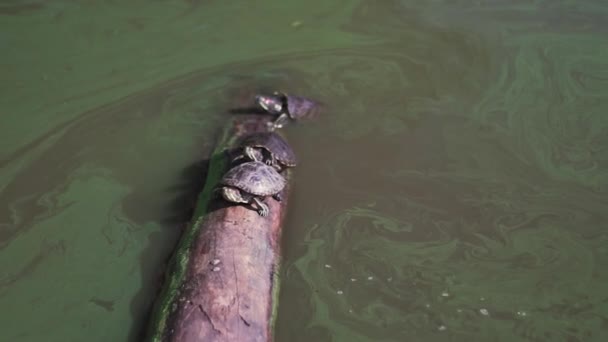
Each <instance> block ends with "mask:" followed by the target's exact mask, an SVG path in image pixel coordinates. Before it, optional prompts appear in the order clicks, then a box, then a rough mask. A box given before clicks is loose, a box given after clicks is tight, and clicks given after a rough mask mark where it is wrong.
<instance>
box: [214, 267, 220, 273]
mask: <svg viewBox="0 0 608 342" xmlns="http://www.w3.org/2000/svg"><path fill="white" fill-rule="evenodd" d="M219 270H221V268H219V267H214V268H213V272H218V271H219Z"/></svg>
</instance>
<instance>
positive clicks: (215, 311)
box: [147, 116, 289, 342]
mask: <svg viewBox="0 0 608 342" xmlns="http://www.w3.org/2000/svg"><path fill="white" fill-rule="evenodd" d="M266 122H267V120H266V119H263V118H261V117H259V116H253V117H251V116H240V117H239V118H237V119H235V120H233V121H232V122H231V124H229V126H228V127H227V129H226V130H225V131H224V134H223V136H222V137H221V138H220V141H219V143H218V146H217V147H216V149H215V152H214V154H213V155H212V157H211V160H210V163H209V172H208V176H207V181H206V183H205V188H204V190H203V192H202V193H201V195H200V197H199V200H198V205H197V207H196V209H195V213H194V217H193V220H192V223H191V224H190V225H189V227H188V228H187V229H186V230H185V232H184V234H183V235H182V238H181V239H180V242H179V244H178V247H177V249H176V251H175V253H174V255H173V257H172V261H171V263H170V268H169V271H168V273H167V275H166V280H165V285H164V287H163V289H162V290H161V293H160V295H159V297H158V299H157V302H156V306H155V309H154V310H153V313H152V318H151V321H150V325H149V329H148V338H147V340H149V341H179V342H190V341H271V340H272V328H273V323H274V313H275V307H276V304H277V301H276V298H277V293H278V284H279V281H278V277H277V272H278V267H279V258H280V250H279V249H280V238H281V225H282V222H283V220H284V217H285V212H286V205H287V198H288V196H287V195H288V192H289V189H288V187H286V189H285V190H284V191H283V193H282V198H283V199H282V201H281V202H277V201H276V200H274V199H273V198H271V197H268V198H266V200H265V202H266V203H267V204H268V207H269V209H270V214H269V215H268V216H266V217H262V216H260V215H258V213H257V212H256V211H255V210H252V208H251V207H247V206H243V205H235V204H229V203H226V202H225V201H224V200H223V199H221V198H220V197H218V196H217V193H216V192H215V191H214V190H215V189H216V187H217V185H218V182H219V180H220V179H221V177H222V175H223V174H224V173H225V171H226V170H227V168H228V167H229V162H228V159H229V158H227V155H226V153H225V151H226V150H230V149H232V148H234V147H235V144H236V141H237V139H239V138H240V137H243V136H245V135H248V134H250V133H254V132H259V131H263V130H265V129H266ZM286 176H287V177H288V173H287V174H286Z"/></svg>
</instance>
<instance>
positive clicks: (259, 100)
mask: <svg viewBox="0 0 608 342" xmlns="http://www.w3.org/2000/svg"><path fill="white" fill-rule="evenodd" d="M255 102H256V104H257V105H258V106H260V107H261V108H262V109H264V110H265V111H266V112H268V113H269V114H272V115H275V116H277V118H276V119H275V120H274V121H272V122H270V123H269V124H268V125H269V127H270V129H271V130H274V129H275V128H281V127H283V126H284V125H285V123H286V121H287V120H288V119H292V120H296V121H297V120H300V119H303V118H305V117H310V116H313V115H315V114H316V111H317V109H318V108H319V103H317V102H315V101H313V100H311V99H309V98H306V97H302V96H295V95H288V94H286V93H284V92H280V91H275V92H274V93H273V94H272V95H257V96H256V97H255Z"/></svg>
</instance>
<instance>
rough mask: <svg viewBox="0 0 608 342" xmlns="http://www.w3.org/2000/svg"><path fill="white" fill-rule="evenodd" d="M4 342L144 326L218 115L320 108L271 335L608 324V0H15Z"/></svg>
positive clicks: (538, 331)
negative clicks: (293, 101)
mask: <svg viewBox="0 0 608 342" xmlns="http://www.w3.org/2000/svg"><path fill="white" fill-rule="evenodd" d="M0 27H1V30H0V51H2V54H1V55H0V75H2V82H0V94H2V95H0V270H1V273H0V308H1V311H0V322H2V323H1V325H0V327H1V328H2V329H0V340H2V341H85V340H86V341H127V340H131V341H135V340H138V337H139V336H140V332H141V330H142V326H143V325H144V324H145V322H146V318H147V314H148V310H149V308H150V305H151V302H152V300H153V296H154V294H155V291H156V289H157V286H158V284H159V281H160V275H161V273H162V269H163V267H164V262H165V259H166V257H167V255H168V254H169V253H170V250H171V248H172V247H173V244H174V242H175V241H176V238H177V237H178V236H179V233H180V229H181V227H182V226H183V223H184V222H185V221H186V220H187V219H188V215H189V210H190V209H191V207H192V205H193V200H194V198H195V196H196V190H197V189H199V188H200V186H201V184H200V182H201V180H202V179H201V177H200V176H199V175H201V174H202V173H203V168H202V167H201V163H200V162H201V161H202V160H204V159H205V158H207V157H208V155H209V152H210V150H211V149H212V148H213V144H214V142H215V140H216V138H217V136H216V134H217V132H218V131H219V129H220V127H222V125H223V123H224V122H225V116H226V115H228V114H226V110H227V109H228V108H230V107H231V106H233V105H234V104H235V103H236V102H238V101H243V100H244V99H245V98H246V96H247V95H250V94H251V92H252V91H254V90H255V89H275V88H279V89H283V90H286V91H290V92H293V93H299V94H302V95H306V96H310V97H313V98H315V99H318V100H320V101H322V102H324V103H325V104H326V111H325V114H324V116H323V117H322V118H321V119H320V120H319V121H318V122H315V123H303V124H300V125H297V126H290V127H288V128H287V129H286V130H285V132H286V135H287V136H288V138H289V140H290V142H291V143H292V144H293V146H294V149H295V150H296V152H297V154H298V157H299V159H300V161H301V163H300V165H299V166H298V168H297V170H296V173H295V179H294V191H293V193H292V199H291V201H290V203H291V204H290V212H289V217H288V222H287V225H286V227H285V230H284V247H283V251H284V255H285V259H284V266H283V270H282V283H281V294H280V306H279V309H278V321H277V329H276V338H277V341H408V340H409V341H605V340H608V294H607V293H608V292H607V291H606V289H607V286H608V285H606V284H607V283H608V241H607V240H608V116H606V112H607V111H608V5H607V4H605V2H604V1H600V0H595V1H590V0H587V1H506V0H494V1H447V0H445V1H439V0H437V1H388V0H387V1H347V0H344V1H318V0H315V1H312V0H311V1H297V2H296V1H288V2H287V1H278V0H277V1H264V2H251V1H230V2H229V1H206V2H199V1H163V2H149V1H141V0H140V1H131V2H129V4H126V3H125V4H123V3H122V2H112V1H53V2H46V1H41V0H30V1H4V2H3V3H2V4H0Z"/></svg>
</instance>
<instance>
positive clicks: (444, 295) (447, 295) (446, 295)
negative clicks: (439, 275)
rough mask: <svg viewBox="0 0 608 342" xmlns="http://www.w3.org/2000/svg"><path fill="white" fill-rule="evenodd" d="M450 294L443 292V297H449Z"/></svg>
mask: <svg viewBox="0 0 608 342" xmlns="http://www.w3.org/2000/svg"><path fill="white" fill-rule="evenodd" d="M449 296H450V294H449V293H447V292H446V291H443V292H441V297H449Z"/></svg>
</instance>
